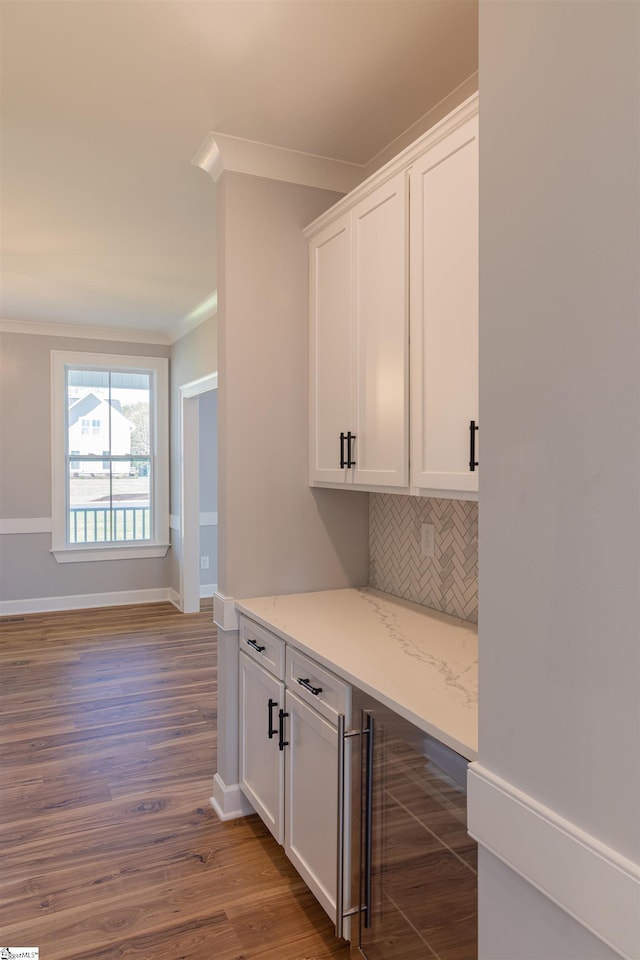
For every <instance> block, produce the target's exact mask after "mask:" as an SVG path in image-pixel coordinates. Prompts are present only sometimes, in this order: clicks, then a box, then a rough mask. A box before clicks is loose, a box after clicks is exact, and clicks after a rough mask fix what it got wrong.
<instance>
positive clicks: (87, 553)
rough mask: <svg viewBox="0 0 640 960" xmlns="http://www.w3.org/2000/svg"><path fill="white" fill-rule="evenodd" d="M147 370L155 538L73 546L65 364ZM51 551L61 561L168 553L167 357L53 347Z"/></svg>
mask: <svg viewBox="0 0 640 960" xmlns="http://www.w3.org/2000/svg"><path fill="white" fill-rule="evenodd" d="M67 367H74V368H75V367H84V368H91V367H94V368H95V369H98V370H104V369H105V368H107V369H111V370H130V371H132V372H133V371H144V372H147V371H148V372H149V373H150V375H151V377H152V379H153V390H152V395H153V396H154V415H153V416H152V417H151V426H152V431H153V451H152V454H151V457H152V461H153V463H152V470H151V476H152V491H151V503H152V511H153V520H152V530H153V532H154V538H153V540H148V541H145V542H144V543H142V542H140V541H137V542H136V543H132V544H131V545H126V544H124V543H122V542H119V543H118V544H117V546H116V545H114V544H112V543H104V544H96V543H88V544H80V543H74V544H69V543H68V542H67V489H68V488H67V476H66V470H67V465H66V445H67V437H66V408H67V397H66V368H67ZM51 520H52V533H51V553H52V554H53V556H54V557H55V559H56V560H57V562H58V563H76V562H79V561H87V560H137V559H141V558H144V557H164V556H165V554H166V552H167V550H168V549H169V546H170V539H169V361H168V360H167V359H166V358H164V357H132V356H128V355H120V354H111V353H77V352H75V351H66V350H52V351H51Z"/></svg>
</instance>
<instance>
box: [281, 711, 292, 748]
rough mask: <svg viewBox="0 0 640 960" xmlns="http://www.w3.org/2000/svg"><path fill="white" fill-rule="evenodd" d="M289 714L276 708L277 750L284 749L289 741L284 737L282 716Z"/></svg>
mask: <svg viewBox="0 0 640 960" xmlns="http://www.w3.org/2000/svg"><path fill="white" fill-rule="evenodd" d="M288 716H289V714H288V713H285V711H284V710H278V750H284V748H285V747H288V746H289V741H288V740H285V738H284V718H285V717H288Z"/></svg>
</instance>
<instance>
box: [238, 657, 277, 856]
mask: <svg viewBox="0 0 640 960" xmlns="http://www.w3.org/2000/svg"><path fill="white" fill-rule="evenodd" d="M282 709H284V683H283V682H282V681H281V680H277V679H276V678H275V677H274V676H272V674H270V673H267V671H266V670H265V669H264V668H263V667H261V666H260V665H259V664H257V663H255V661H254V660H252V659H251V657H249V656H247V654H246V653H241V654H240V782H241V784H242V790H243V793H244V794H245V796H246V797H247V799H248V801H249V803H250V804H251V806H252V807H253V809H254V810H255V811H256V813H259V814H260V816H261V817H262V819H263V820H264V822H265V823H266V825H267V826H268V827H269V830H271V833H272V834H273V835H274V837H275V838H276V840H277V841H278V843H282V842H283V841H284V794H283V791H282V778H283V776H284V752H283V751H282V750H280V749H279V736H278V729H279V720H280V715H279V711H280V710H282Z"/></svg>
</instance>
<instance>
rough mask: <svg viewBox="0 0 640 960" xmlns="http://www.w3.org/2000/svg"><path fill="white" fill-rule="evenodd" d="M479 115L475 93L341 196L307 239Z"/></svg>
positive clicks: (310, 229) (310, 228)
mask: <svg viewBox="0 0 640 960" xmlns="http://www.w3.org/2000/svg"><path fill="white" fill-rule="evenodd" d="M477 114H478V94H477V93H474V94H472V95H471V96H470V97H468V98H467V99H466V100H464V101H463V102H462V103H461V104H459V106H457V107H456V109H455V110H452V111H451V112H450V113H449V114H447V116H446V117H443V119H442V120H440V121H439V122H438V123H436V124H435V125H434V126H433V127H431V128H430V129H429V130H427V131H426V133H424V134H423V135H422V136H421V137H418V139H417V140H414V142H413V143H411V144H409V146H408V147H406V148H405V149H404V150H401V151H400V153H399V154H397V156H395V157H393V159H392V160H389V161H388V162H387V163H385V164H384V166H382V167H380V169H379V170H376V171H375V173H372V174H371V176H369V177H367V179H366V180H363V181H361V182H360V183H359V184H358V185H357V186H356V187H355V188H354V189H353V190H351V191H350V193H349V194H348V196H346V197H341V198H340V200H338V201H337V203H335V204H334V205H333V206H332V207H329V209H328V210H326V211H325V212H324V213H322V214H321V215H320V216H319V217H317V219H316V220H314V221H313V222H312V223H310V224H309V225H308V226H307V227H305V229H304V230H303V231H302V233H303V236H304V237H305V239H306V240H309V239H310V238H311V237H313V236H315V234H316V233H318V232H319V231H320V230H322V229H324V227H326V226H328V225H329V224H330V223H331V222H332V221H333V220H335V218H336V217H337V216H339V215H340V214H342V213H346V211H347V210H350V209H351V208H352V207H354V206H355V205H356V204H357V203H359V202H360V200H362V199H363V198H364V197H366V196H367V194H368V193H369V192H370V191H371V190H372V189H373V188H375V187H378V186H381V185H382V184H383V183H385V182H386V181H387V180H389V179H390V178H391V177H394V176H395V175H396V174H397V173H399V172H400V171H401V170H408V169H409V168H410V167H411V165H412V164H413V163H414V162H415V161H416V160H417V159H418V157H420V156H422V154H423V153H425V151H427V150H430V149H432V148H433V147H435V145H436V144H437V143H439V142H440V141H441V140H443V139H444V138H445V137H448V136H449V135H450V134H452V133H453V132H454V130H457V129H458V127H460V126H462V124H464V123H466V122H467V120H470V119H471V118H472V117H474V116H476V115H477Z"/></svg>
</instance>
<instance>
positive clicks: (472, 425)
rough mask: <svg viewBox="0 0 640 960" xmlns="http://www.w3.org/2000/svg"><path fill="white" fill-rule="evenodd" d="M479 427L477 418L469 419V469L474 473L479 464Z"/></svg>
mask: <svg viewBox="0 0 640 960" xmlns="http://www.w3.org/2000/svg"><path fill="white" fill-rule="evenodd" d="M477 429H478V424H477V423H476V422H475V420H470V421H469V470H471V472H472V473H473V472H474V471H475V469H476V467H477V466H479V464H478V461H477V460H476V430H477Z"/></svg>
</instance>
